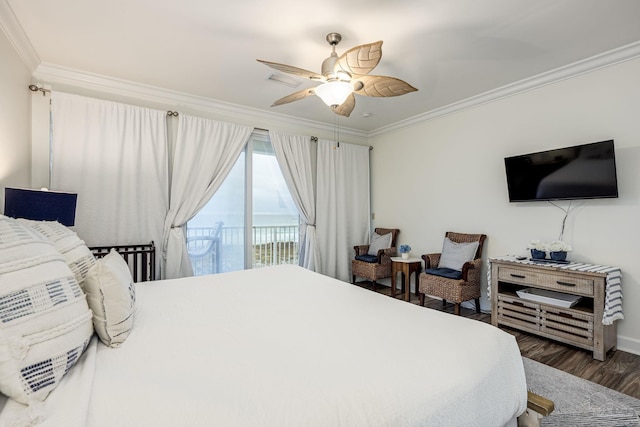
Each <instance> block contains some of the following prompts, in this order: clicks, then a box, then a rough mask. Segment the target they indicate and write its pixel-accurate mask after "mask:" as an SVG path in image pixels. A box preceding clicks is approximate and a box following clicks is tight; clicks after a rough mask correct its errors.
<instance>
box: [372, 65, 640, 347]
mask: <svg viewBox="0 0 640 427" xmlns="http://www.w3.org/2000/svg"><path fill="white" fill-rule="evenodd" d="M639 114H640V59H635V60H631V61H627V62H624V63H621V64H617V65H614V66H610V67H608V68H604V69H601V70H598V71H594V72H591V73H588V74H584V75H581V76H578V77H574V78H572V79H568V80H564V81H561V82H558V83H555V84H552V85H548V86H545V87H542V88H539V89H536V90H532V91H529V92H525V93H521V94H518V95H515V96H511V97H508V98H505V99H502V100H499V101H495V102H492V103H489V104H485V105H482V106H479V107H474V108H470V109H467V110H464V111H461V112H457V113H454V114H450V115H447V116H444V117H441V118H437V119H433V120H431V121H427V122H423V123H421V124H416V125H414V126H411V127H406V128H403V129H400V130H397V131H393V132H390V133H387V134H384V135H379V136H376V137H374V138H372V140H371V141H370V143H371V144H372V146H373V147H374V149H373V153H372V171H373V172H372V173H373V178H372V188H373V194H372V211H373V212H374V213H375V216H376V220H375V225H376V226H385V227H397V228H399V229H400V235H399V244H401V243H408V244H410V245H411V246H412V248H413V250H412V253H413V254H414V255H420V254H424V253H429V252H440V249H441V247H442V239H443V236H444V233H445V232H446V231H447V230H452V231H461V232H474V233H485V234H487V236H488V238H487V243H486V245H487V246H486V250H485V254H486V255H488V256H489V257H494V256H499V255H505V254H525V253H526V250H525V248H526V245H527V243H528V242H529V241H530V240H531V239H542V240H555V239H557V238H558V235H559V232H560V228H561V222H562V218H563V215H564V213H563V212H562V211H561V210H560V209H558V208H556V207H554V206H552V205H551V204H549V203H548V202H530V203H509V202H508V197H507V188H506V181H505V172H504V163H503V159H504V157H506V156H509V155H515V154H525V153H528V152H533V151H541V150H546V149H552V148H560V147H563V146H570V145H576V144H581V143H588V142H596V141H601V140H605V139H614V140H615V146H616V157H617V158H616V161H617V172H618V182H619V193H620V197H619V198H618V199H604V200H590V201H581V202H578V205H579V207H578V208H576V209H575V210H574V211H572V213H571V214H570V216H569V218H568V220H567V225H566V229H565V233H564V240H565V241H567V242H569V243H570V244H571V245H572V246H573V248H574V251H573V252H571V253H570V259H571V260H575V261H584V262H591V263H597V264H608V265H614V266H619V267H621V268H622V272H623V287H624V309H625V319H624V320H623V321H620V322H619V324H618V346H619V348H620V349H623V350H627V351H631V352H634V353H636V354H640V312H639V311H638V310H636V307H637V306H638V305H640V287H639V281H640V262H638V254H639V250H638V247H637V246H636V245H637V243H638V242H639V241H640V224H639V221H640V201H639V198H640V188H639V187H640V167H639V166H638V165H640V116H639ZM567 203H568V202H561V205H562V206H567ZM574 204H576V202H574ZM485 268H486V267H485ZM483 277H486V276H483ZM484 285H486V281H485V283H484ZM485 288H486V286H483V293H485V294H486V289H485ZM483 307H488V301H486V300H485V301H483Z"/></svg>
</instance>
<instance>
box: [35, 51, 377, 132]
mask: <svg viewBox="0 0 640 427" xmlns="http://www.w3.org/2000/svg"><path fill="white" fill-rule="evenodd" d="M33 76H34V78H35V79H36V80H37V81H38V82H42V83H46V84H48V85H51V86H52V88H53V89H54V90H55V87H56V86H57V85H60V86H63V87H64V86H72V87H74V88H81V89H85V90H90V91H97V92H101V93H108V94H115V95H119V96H123V97H128V98H134V99H138V100H143V101H147V102H153V103H160V104H165V105H170V106H173V105H180V106H185V107H188V108H195V109H198V110H204V111H207V112H211V113H216V114H225V115H232V116H233V117H238V118H242V119H245V120H247V121H250V122H257V123H264V122H268V123H273V124H274V125H276V126H286V127H291V126H294V127H304V128H305V129H309V130H310V131H314V130H315V131H321V132H324V133H325V134H326V133H328V134H332V133H333V132H334V127H333V126H332V125H328V124H326V123H321V122H316V121H313V120H306V119H301V118H298V117H293V116H288V115H285V114H280V113H275V112H267V111H264V110H260V109H258V108H252V107H247V106H244V105H237V104H232V103H228V102H223V101H218V100H214V99H211V98H206V97H202V96H197V95H191V94H187V93H183V92H178V91H173V90H170V89H163V88H159V87H155V86H150V85H145V84H141V83H136V82H131V81H128V80H123V79H117V78H113V77H107V76H103V75H99V74H93V73H88V72H85V71H80V70H76V69H72V68H67V67H62V66H59V65H55V64H47V63H41V64H40V65H38V67H37V69H36V71H35V72H34V73H33ZM340 133H341V134H342V135H347V136H349V137H352V138H354V139H357V140H361V141H363V142H366V141H367V139H368V135H367V133H366V132H363V131H359V130H357V129H350V128H340Z"/></svg>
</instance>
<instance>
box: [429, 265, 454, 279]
mask: <svg viewBox="0 0 640 427" xmlns="http://www.w3.org/2000/svg"><path fill="white" fill-rule="evenodd" d="M424 272H425V273H427V274H432V275H434V276H440V277H446V278H447V279H462V271H458V270H454V269H452V268H427V269H426V270H425V271H424Z"/></svg>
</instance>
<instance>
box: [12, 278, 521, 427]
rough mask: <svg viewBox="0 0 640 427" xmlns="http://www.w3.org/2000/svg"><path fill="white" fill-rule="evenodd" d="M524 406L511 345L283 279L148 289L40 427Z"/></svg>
mask: <svg viewBox="0 0 640 427" xmlns="http://www.w3.org/2000/svg"><path fill="white" fill-rule="evenodd" d="M526 399H527V393H526V385H525V377H524V369H523V365H522V359H521V357H520V352H519V350H518V347H517V345H516V342H515V340H514V338H513V337H512V336H511V335H509V334H507V333H505V332H502V331H500V330H499V329H497V328H494V327H492V326H490V325H488V324H485V323H482V322H478V321H473V320H468V319H464V318H461V317H456V316H453V315H450V314H445V313H441V312H438V311H435V310H430V309H427V308H423V307H419V306H416V305H413V304H408V303H406V302H404V301H401V300H396V299H392V298H389V297H386V296H383V295H380V294H376V293H374V292H371V291H367V290H364V289H361V288H358V287H356V286H352V285H350V284H347V283H344V282H340V281H337V280H334V279H331V278H327V277H325V276H321V275H319V274H316V273H312V272H309V271H307V270H305V269H302V268H300V267H294V266H278V267H269V268H264V269H259V270H246V271H241V272H236V273H227V274H219V275H215V276H205V277H194V278H186V279H178V280H166V281H158V282H150V283H142V284H138V285H137V312H136V319H135V325H134V329H133V332H132V333H131V335H130V336H129V338H128V340H127V341H126V342H125V343H124V344H123V345H122V347H120V348H117V349H111V348H108V347H106V346H104V345H102V344H100V343H98V342H96V341H95V340H94V342H93V343H92V344H91V346H90V348H89V349H88V351H87V352H86V353H85V355H84V356H83V360H82V362H81V364H80V365H79V366H76V367H74V369H73V370H72V371H71V372H70V373H69V374H68V375H67V376H66V377H65V380H64V381H63V382H62V384H61V386H60V387H59V388H58V389H56V390H55V391H54V392H53V393H52V394H51V395H50V396H49V398H48V399H47V401H46V402H45V407H44V408H43V410H44V413H45V414H46V419H45V421H44V423H43V424H42V425H43V426H74V425H77V426H88V427H93V426H136V427H140V426H154V427H157V426H252V427H256V426H278V427H280V426H295V427H302V426H349V427H354V426H414V425H430V426H446V425H451V426H473V425H477V426H501V425H504V424H505V423H507V422H508V421H509V420H511V419H512V418H513V417H514V416H515V415H518V414H520V413H522V412H523V411H524V409H525V407H526ZM23 410H24V408H22V407H21V405H19V404H17V403H15V402H13V401H9V402H8V403H7V405H6V406H5V409H4V411H3V413H2V414H0V421H4V422H7V420H10V419H12V417H14V416H15V415H16V414H19V413H20V411H23Z"/></svg>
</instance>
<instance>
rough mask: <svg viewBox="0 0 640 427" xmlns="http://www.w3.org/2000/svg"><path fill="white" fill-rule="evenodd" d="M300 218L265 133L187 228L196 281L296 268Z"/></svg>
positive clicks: (254, 140) (251, 144) (253, 139)
mask: <svg viewBox="0 0 640 427" xmlns="http://www.w3.org/2000/svg"><path fill="white" fill-rule="evenodd" d="M298 235H299V217H298V212H297V209H296V207H295V205H294V203H293V200H292V199H291V195H290V194H289V191H288V189H287V186H286V183H285V181H284V178H283V177H282V173H281V172H280V168H279V166H278V162H277V160H276V158H275V155H274V152H273V148H272V146H271V143H270V141H269V137H268V134H267V133H266V132H254V133H253V135H252V137H251V139H250V140H249V143H248V144H247V147H246V149H245V151H244V152H243V153H242V154H241V155H240V157H239V158H238V161H237V162H236V164H235V166H234V167H233V169H232V171H231V172H230V173H229V176H228V177H227V179H226V180H225V182H224V183H223V184H222V186H221V187H220V188H219V189H218V191H217V192H216V194H214V195H213V197H212V198H211V200H209V202H208V203H207V205H206V206H205V207H204V208H203V209H202V210H201V211H200V212H199V213H198V214H197V215H196V216H195V217H194V218H193V219H192V220H191V221H189V223H188V224H187V249H188V251H189V257H190V259H191V262H192V265H193V271H194V274H195V275H203V274H215V273H222V272H227V271H236V270H242V269H245V268H258V267H265V266H269V265H276V264H297V263H298Z"/></svg>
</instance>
